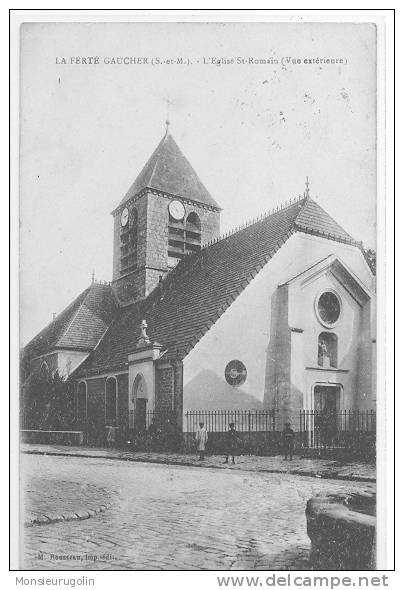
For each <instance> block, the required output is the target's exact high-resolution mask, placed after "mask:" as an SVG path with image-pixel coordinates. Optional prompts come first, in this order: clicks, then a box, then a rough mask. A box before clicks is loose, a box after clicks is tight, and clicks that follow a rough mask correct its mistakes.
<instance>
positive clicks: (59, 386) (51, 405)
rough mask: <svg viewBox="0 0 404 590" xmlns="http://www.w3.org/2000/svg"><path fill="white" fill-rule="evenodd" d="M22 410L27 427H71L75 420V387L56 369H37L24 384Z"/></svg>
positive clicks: (60, 428)
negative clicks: (50, 371)
mask: <svg viewBox="0 0 404 590" xmlns="http://www.w3.org/2000/svg"><path fill="white" fill-rule="evenodd" d="M21 413H22V415H23V416H24V421H23V422H24V428H25V429H28V430H70V429H72V427H73V422H74V388H73V383H72V381H70V380H69V379H64V378H63V377H62V376H61V375H60V374H59V372H58V371H55V372H54V373H48V372H44V371H36V372H34V373H32V374H31V375H30V377H29V378H28V379H27V381H26V382H25V383H24V385H23V387H22V392H21Z"/></svg>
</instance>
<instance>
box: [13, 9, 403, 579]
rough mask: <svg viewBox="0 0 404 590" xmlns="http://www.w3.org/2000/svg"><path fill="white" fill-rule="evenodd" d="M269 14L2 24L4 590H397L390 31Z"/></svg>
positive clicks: (55, 18) (362, 22)
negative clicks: (15, 65) (374, 581)
mask: <svg viewBox="0 0 404 590" xmlns="http://www.w3.org/2000/svg"><path fill="white" fill-rule="evenodd" d="M90 12H91V11H90ZM211 12H212V13H214V11H211ZM270 12H271V11H267V14H266V17H265V18H263V17H262V15H261V16H260V20H259V19H258V16H257V17H255V16H254V15H253V14H251V13H248V12H246V13H245V14H243V11H241V12H240V13H239V15H238V16H239V18H234V19H233V20H232V19H231V17H230V16H229V15H226V14H224V13H223V14H216V15H215V14H213V16H212V15H211V16H210V18H206V17H205V18H204V17H203V15H200V17H198V15H197V16H191V15H190V16H189V18H188V15H187V14H186V11H184V12H183V14H180V15H177V16H178V18H176V17H175V15H172V18H170V19H167V18H165V19H164V18H162V17H160V18H158V15H151V16H150V17H149V18H147V17H146V16H145V15H143V16H142V18H140V16H139V15H137V14H136V11H134V13H133V15H132V16H133V18H131V17H130V16H129V17H128V16H127V14H126V16H125V15H122V19H119V18H118V17H119V13H118V14H117V15H115V17H114V19H110V20H108V18H107V17H103V16H102V15H101V16H98V17H97V18H95V17H94V18H93V19H92V18H91V15H90V18H89V17H88V14H87V13H86V15H80V14H78V16H77V15H76V16H71V15H70V16H69V15H67V16H66V14H64V13H63V11H61V14H60V15H58V14H57V13H56V12H53V13H52V14H51V16H49V15H48V16H47V17H46V18H41V15H39V16H38V19H36V18H35V15H34V16H33V17H32V15H31V17H30V18H27V19H25V20H24V19H23V18H21V22H20V23H19V25H18V30H17V32H16V34H17V35H18V40H17V41H16V43H17V45H18V51H19V73H18V76H19V78H18V79H19V107H18V124H19V126H18V134H19V154H18V157H19V160H18V165H19V177H18V178H19V185H18V187H19V192H18V194H17V195H14V197H13V198H14V199H16V200H17V201H18V202H19V210H18V219H19V224H20V231H19V297H20V307H19V309H20V316H19V317H20V332H19V334H20V336H19V354H20V359H19V363H20V377H19V395H18V394H17V392H15V396H14V397H15V398H16V399H17V398H18V399H19V405H18V407H16V408H15V409H16V414H15V417H16V426H15V428H16V429H18V427H19V460H18V461H19V463H18V465H19V478H20V491H19V493H20V504H19V507H20V510H19V524H18V527H19V528H18V530H19V533H18V535H19V541H18V552H17V553H16V555H15V556H14V562H13V564H14V565H13V567H14V569H23V570H32V571H35V570H81V571H84V572H86V576H88V575H89V574H88V572H95V571H97V570H128V571H132V570H140V571H142V570H163V571H164V570H219V571H221V570H226V571H227V570H253V571H261V570H263V571H266V572H267V573H266V578H263V580H265V583H266V585H269V586H271V585H273V586H276V585H277V584H278V583H279V585H282V584H283V582H282V581H281V578H282V577H283V578H285V579H287V580H288V582H287V583H288V584H289V585H293V584H292V581H291V578H290V575H291V574H290V573H289V574H287V575H288V576H289V578H287V577H286V574H285V571H284V572H283V573H282V571H281V570H286V571H287V572H293V571H295V572H297V571H299V572H300V576H301V579H302V580H304V573H305V572H308V573H309V572H312V571H313V570H322V571H325V570H331V571H337V572H338V571H341V572H344V571H348V570H349V571H352V570H353V571H359V570H361V571H363V570H368V571H369V578H368V579H369V580H370V579H371V578H372V576H373V575H374V572H373V573H372V570H377V569H378V570H386V569H389V568H390V569H391V568H392V567H393V561H392V557H391V542H390V540H389V539H390V537H389V534H391V533H389V532H388V530H387V525H386V522H387V520H386V518H385V517H383V514H385V511H386V504H387V499H386V498H387V495H386V493H387V492H386V485H387V484H386V482H388V478H387V476H386V473H387V472H386V471H385V467H384V463H383V457H385V456H386V454H388V447H386V442H385V440H384V439H383V438H379V426H380V423H382V424H385V423H386V415H387V409H386V408H387V406H386V403H387V402H386V399H387V398H386V395H385V394H386V392H385V389H384V388H385V385H384V383H385V381H384V371H385V369H384V365H383V363H382V361H381V360H380V359H381V358H382V356H383V354H384V353H383V341H384V333H383V330H384V323H383V322H384V320H383V317H384V299H383V292H384V287H383V285H382V286H381V288H378V289H376V287H377V285H378V284H379V285H380V282H378V281H379V278H378V273H379V272H381V275H380V276H382V277H383V276H384V274H385V273H384V257H383V256H384V246H383V244H384V237H385V233H384V232H385V225H384V222H381V221H380V220H381V219H384V211H385V201H386V194H385V190H384V188H383V186H384V185H383V183H382V182H381V179H382V178H383V174H384V172H383V166H384V163H383V162H384V160H383V158H384V155H383V151H381V150H382V148H381V147H380V146H381V145H383V143H384V136H383V125H384V122H383V121H382V120H381V118H380V117H381V115H380V114H379V113H380V105H383V101H384V94H383V93H384V86H383V84H384V82H381V79H383V76H382V75H381V72H383V71H384V70H383V68H384V62H383V60H384V59H385V55H384V54H383V51H382V48H383V39H384V37H383V35H384V34H385V23H384V21H383V18H386V17H383V15H381V16H380V18H378V17H375V18H373V17H372V15H367V14H366V13H364V14H362V15H359V16H358V15H357V16H356V17H355V19H354V18H353V17H352V18H350V17H349V12H345V13H344V14H343V15H340V16H341V18H339V13H338V11H336V13H335V14H322V13H321V12H317V13H316V11H314V14H310V15H307V17H306V15H305V14H304V12H302V13H301V15H300V16H299V18H298V17H297V16H295V17H293V15H292V16H290V17H288V16H287V15H284V16H283V17H282V18H279V17H278V18H276V19H275V18H272V19H271V14H270ZM45 13H46V11H45ZM41 14H42V16H43V12H42V13H41ZM95 16H97V15H95ZM138 16H139V18H137V17H138ZM309 17H310V18H309ZM45 21H46V22H45ZM380 44H381V45H380ZM380 84H381V86H380ZM380 130H382V131H380ZM380 174H381V176H380ZM380 248H381V249H382V250H381V251H380ZM376 292H378V293H379V292H380V293H381V295H380V297H379V295H376ZM389 396H390V397H389V399H392V392H390V394H389ZM380 421H381V422H380ZM384 430H385V429H381V430H380V432H382V434H381V435H380V436H381V437H383V431H384ZM386 449H387V450H386ZM17 450H18V449H17ZM376 466H377V468H376ZM379 478H381V479H380V481H379ZM379 484H380V485H381V486H382V487H381V488H379ZM383 486H384V487H383ZM379 489H381V490H382V491H381V493H380V495H379V494H377V493H376V492H377V490H379ZM376 497H377V501H376ZM376 502H377V514H378V517H380V518H379V519H378V520H377V519H376ZM380 519H381V520H380ZM383 523H384V524H383ZM376 531H377V536H376ZM389 547H390V549H388V548H389ZM268 571H271V572H272V573H271V576H272V578H271V579H270V576H269V577H268ZM274 572H275V573H274ZM302 572H303V575H302ZM83 579H84V578H83ZM86 579H88V578H87V577H86ZM268 580H269V581H268ZM294 580H295V582H293V583H295V584H296V585H298V581H297V578H295V579H294ZM272 582H273V583H272ZM21 583H24V582H23V581H22V582H21ZM83 583H84V582H83ZM218 583H219V585H225V586H227V585H229V584H230V585H232V584H233V582H231V583H230V582H229V579H228V578H225V577H223V578H222V581H221V582H220V580H219V582H218ZM263 583H264V582H263ZM369 584H370V582H369ZM261 585H262V583H261ZM380 585H383V581H382V579H381V578H380ZM290 587H292V586H290Z"/></svg>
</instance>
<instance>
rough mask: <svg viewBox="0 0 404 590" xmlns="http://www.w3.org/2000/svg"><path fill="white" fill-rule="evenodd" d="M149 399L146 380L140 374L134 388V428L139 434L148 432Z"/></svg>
mask: <svg viewBox="0 0 404 590" xmlns="http://www.w3.org/2000/svg"><path fill="white" fill-rule="evenodd" d="M148 398H149V396H148V391H147V384H146V380H145V378H144V377H143V375H142V374H141V373H138V375H136V378H135V380H134V382H133V387H132V402H133V406H134V420H133V427H134V429H135V430H136V431H137V432H144V431H145V430H146V412H147V402H148Z"/></svg>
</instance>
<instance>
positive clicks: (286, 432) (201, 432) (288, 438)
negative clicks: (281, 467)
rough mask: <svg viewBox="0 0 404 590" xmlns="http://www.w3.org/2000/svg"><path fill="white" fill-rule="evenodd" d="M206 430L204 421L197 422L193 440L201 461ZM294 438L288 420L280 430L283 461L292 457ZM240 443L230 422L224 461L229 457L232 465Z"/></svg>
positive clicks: (226, 461) (205, 442)
mask: <svg viewBox="0 0 404 590" xmlns="http://www.w3.org/2000/svg"><path fill="white" fill-rule="evenodd" d="M208 438H209V435H208V431H207V430H206V428H205V423H204V422H199V428H198V429H197V431H196V433H195V442H196V446H197V451H198V453H199V461H203V460H204V459H205V453H206V446H207V443H208ZM294 439H295V432H294V430H293V429H292V427H291V424H290V422H286V423H285V427H284V429H283V431H282V442H283V449H284V454H285V461H286V460H287V459H288V457H289V460H290V461H291V460H292V459H293V451H294V446H295V444H294ZM241 445H242V440H241V438H240V436H239V434H238V433H237V431H236V428H235V425H234V422H230V424H229V430H228V431H227V433H226V444H225V448H226V451H225V452H226V455H225V460H224V463H228V462H229V458H230V457H231V460H232V463H233V465H234V464H235V459H234V458H235V456H237V455H238V453H239V450H240V448H241Z"/></svg>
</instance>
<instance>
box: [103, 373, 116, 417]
mask: <svg viewBox="0 0 404 590" xmlns="http://www.w3.org/2000/svg"><path fill="white" fill-rule="evenodd" d="M117 420H118V391H117V386H116V379H115V377H108V379H107V381H106V383H105V423H106V424H107V425H108V426H116V425H117Z"/></svg>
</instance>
